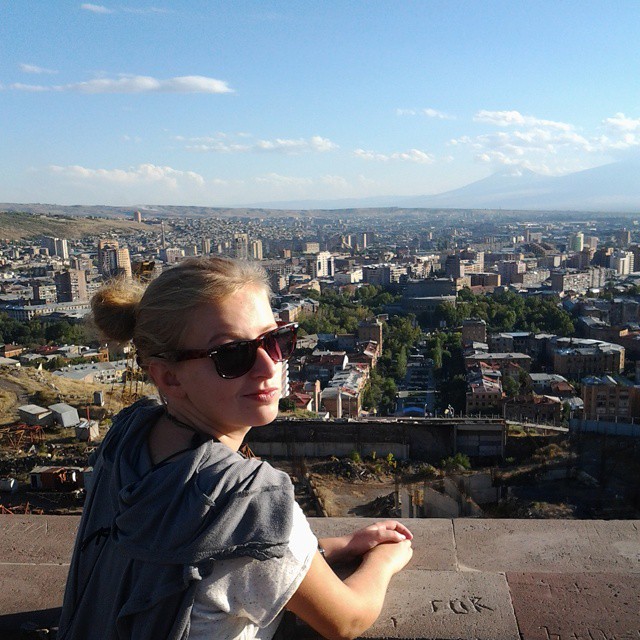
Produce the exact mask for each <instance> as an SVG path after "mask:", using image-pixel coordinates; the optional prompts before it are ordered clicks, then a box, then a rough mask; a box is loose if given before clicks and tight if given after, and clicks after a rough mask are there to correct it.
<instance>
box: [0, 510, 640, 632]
mask: <svg viewBox="0 0 640 640" xmlns="http://www.w3.org/2000/svg"><path fill="white" fill-rule="evenodd" d="M78 521H79V518H78V517H74V516H18V515H0V587H1V588H0V612H2V614H0V635H1V636H2V638H4V639H6V640H10V639H11V638H18V637H20V635H19V629H20V627H21V626H22V625H24V624H26V623H33V624H32V628H39V627H42V628H48V627H51V626H55V623H56V620H57V616H58V614H59V607H60V604H61V601H62V595H63V590H64V583H65V580H66V574H67V570H68V562H69V558H70V555H71V550H72V545H73V538H74V533H75V530H76V527H77V525H78ZM310 522H311V526H312V528H313V529H314V531H315V532H316V533H317V535H318V536H320V537H324V536H332V535H342V534H344V533H348V532H350V531H353V530H354V529H357V528H360V527H363V526H366V525H367V524H370V523H371V522H372V521H371V520H368V519H360V518H311V519H310ZM408 524H409V526H410V528H411V529H412V531H413V533H414V536H415V539H414V556H413V558H412V560H411V562H410V564H409V565H408V567H407V568H406V569H405V570H404V571H403V572H401V573H400V574H398V575H397V576H395V578H394V579H393V581H392V583H391V587H390V590H389V593H388V595H387V599H386V603H385V606H384V610H383V612H382V615H381V616H380V618H379V619H378V621H377V622H376V624H375V625H374V626H373V627H372V628H371V629H370V630H369V631H368V632H367V633H366V634H365V636H363V637H365V638H378V639H383V638H398V639H400V638H411V639H413V640H421V639H424V640H426V639H430V640H454V639H469V640H471V639H474V640H622V639H623V638H624V639H625V640H630V639H631V638H640V521H637V520H636V521H633V520H627V521H604V520H484V519H456V520H449V519H423V520H410V521H409V523H408ZM345 571H348V569H346V568H345ZM288 622H289V626H288V629H287V633H286V634H285V638H286V640H289V639H290V640H294V639H299V638H302V637H305V638H313V637H315V636H314V635H308V634H307V632H304V631H302V630H301V628H300V626H299V623H296V622H295V621H294V620H289V621H288Z"/></svg>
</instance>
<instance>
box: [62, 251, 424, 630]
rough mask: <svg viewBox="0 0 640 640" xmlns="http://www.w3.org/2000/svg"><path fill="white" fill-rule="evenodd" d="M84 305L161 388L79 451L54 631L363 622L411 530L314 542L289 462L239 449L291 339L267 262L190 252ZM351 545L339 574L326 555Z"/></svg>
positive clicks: (270, 401) (399, 561)
mask: <svg viewBox="0 0 640 640" xmlns="http://www.w3.org/2000/svg"><path fill="white" fill-rule="evenodd" d="M92 309H93V315H94V318H95V321H96V323H97V325H98V327H99V328H100V329H101V331H102V332H103V333H104V334H105V336H106V337H108V338H110V339H113V340H120V341H125V340H133V343H134V344H135V348H136V352H137V354H138V360H139V362H140V365H141V366H142V367H144V368H145V369H146V371H147V373H148V375H149V377H150V378H151V379H152V380H153V382H154V383H155V385H156V387H157V389H158V392H159V396H160V398H161V401H153V400H145V401H139V402H137V403H135V404H134V405H132V406H131V407H129V408H127V409H125V410H124V411H122V412H121V413H120V414H119V415H118V416H117V417H116V418H115V419H114V421H113V425H112V427H111V429H110V430H109V432H108V434H107V436H106V437H105V439H104V441H103V443H102V445H101V446H100V448H99V450H98V451H97V455H96V456H95V460H93V464H94V485H93V489H92V490H91V492H90V494H89V495H88V497H87V501H86V505H85V510H84V514H83V517H82V521H81V524H80V529H79V532H78V537H77V542H76V546H75V550H74V555H73V559H72V563H71V567H70V572H69V578H68V581H67V588H66V593H65V600H64V605H63V612H62V618H61V621H60V627H59V636H58V637H59V638H60V639H61V640H87V639H88V638H91V639H92V640H99V639H116V638H118V639H123V638H126V639H132V640H146V639H151V638H153V639H154V640H159V639H163V640H164V639H186V638H189V639H190V640H193V639H196V640H204V639H205V638H207V639H216V640H223V639H229V640H231V639H234V640H235V639H238V640H239V639H250V638H259V639H261V640H266V639H269V638H272V637H273V635H274V633H275V631H276V627H277V626H278V623H279V620H280V615H281V613H282V612H283V610H284V609H285V608H287V609H289V610H291V611H293V612H294V613H295V614H297V615H298V616H299V617H300V618H302V619H303V620H305V621H306V622H307V623H308V624H309V625H310V626H311V627H313V628H314V629H315V630H317V631H318V632H319V633H320V634H322V635H323V636H325V637H326V638H330V639H331V638H355V637H357V636H358V635H360V634H361V633H362V632H363V631H364V630H365V629H367V628H368V627H369V626H370V625H371V624H373V622H374V621H375V620H376V618H377V617H378V615H379V613H380V611H381V607H382V604H383V600H384V596H385V593H386V590H387V587H388V584H389V581H390V579H391V577H392V576H393V575H394V574H395V573H396V572H398V571H400V570H401V569H402V568H403V567H404V566H405V565H406V563H407V562H408V561H409V559H410V558H411V554H412V549H411V538H412V535H411V533H410V532H409V530H408V529H407V528H406V527H405V526H404V525H402V524H401V523H399V522H396V521H387V522H381V523H378V524H376V525H373V526H370V527H367V528H364V529H361V530H359V531H357V532H355V533H354V534H352V535H349V536H344V537H341V538H329V539H323V540H318V539H317V538H316V537H315V536H314V534H313V533H312V532H311V529H310V528H309V525H308V523H307V520H306V518H305V517H304V515H303V513H302V511H301V510H300V508H299V506H298V505H297V504H296V502H295V500H294V496H293V488H292V485H291V482H290V480H289V478H288V476H287V475H286V474H285V473H283V472H280V471H277V470H275V469H273V468H272V467H271V466H270V465H269V464H267V463H266V462H263V461H259V460H256V459H251V458H247V457H245V456H243V455H242V453H241V452H240V448H241V445H242V443H243V440H244V438H245V436H246V435H247V433H248V432H249V430H250V428H251V427H252V426H254V427H255V426H260V425H264V424H267V423H269V422H271V421H272V420H273V419H274V418H275V417H276V414H277V411H278V400H279V398H280V384H281V378H282V362H284V361H286V360H287V359H288V358H289V357H290V356H291V354H292V353H293V350H294V348H295V341H296V330H297V326H296V325H295V324H288V325H284V326H278V324H277V323H276V322H275V320H274V316H273V313H272V311H271V304H270V290H269V286H268V280H267V277H266V274H265V272H264V271H263V270H262V269H261V268H260V267H259V266H257V265H255V264H252V263H249V262H242V261H232V260H227V259H223V258H215V257H212V258H202V259H189V260H185V261H183V262H181V263H180V264H179V265H178V266H176V267H173V268H171V269H169V270H167V271H165V272H164V273H162V274H161V275H160V276H159V277H158V278H157V279H156V280H154V281H153V282H151V284H150V285H149V286H148V287H147V288H146V289H143V288H142V287H141V286H139V285H132V284H131V283H129V284H125V283H122V282H120V283H113V284H111V285H109V286H106V287H105V288H103V289H101V290H100V291H99V292H98V293H97V294H96V295H95V296H94V298H93V300H92ZM353 559H361V562H360V564H359V567H358V569H357V570H356V571H355V572H354V573H353V574H352V575H351V576H350V577H349V578H347V579H345V580H344V581H342V580H340V579H339V578H338V577H337V576H336V575H335V573H334V572H333V571H332V569H331V568H330V566H329V563H332V562H335V561H340V560H353Z"/></svg>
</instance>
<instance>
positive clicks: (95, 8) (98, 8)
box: [80, 2, 113, 14]
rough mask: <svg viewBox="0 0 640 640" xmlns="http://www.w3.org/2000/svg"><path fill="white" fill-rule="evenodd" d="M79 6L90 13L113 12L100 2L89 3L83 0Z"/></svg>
mask: <svg viewBox="0 0 640 640" xmlns="http://www.w3.org/2000/svg"><path fill="white" fill-rule="evenodd" d="M80 8H81V9H84V10H85V11H91V12H92V13H102V14H106V13H113V9H108V8H107V7H105V6H103V5H101V4H90V3H89V2H85V3H83V4H81V5H80Z"/></svg>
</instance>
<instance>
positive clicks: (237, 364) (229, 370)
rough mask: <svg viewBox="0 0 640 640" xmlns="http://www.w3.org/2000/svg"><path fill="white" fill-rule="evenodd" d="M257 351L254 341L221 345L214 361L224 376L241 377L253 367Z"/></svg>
mask: <svg viewBox="0 0 640 640" xmlns="http://www.w3.org/2000/svg"><path fill="white" fill-rule="evenodd" d="M256 351H257V348H256V345H255V343H254V342H250V341H247V342H236V343H235V344H230V345H229V346H222V347H220V348H219V349H218V350H217V353H216V354H215V355H214V356H213V361H214V362H215V364H216V369H217V371H218V373H219V374H220V375H221V376H222V377H223V378H239V377H240V376H243V375H244V374H245V373H247V372H248V371H249V370H250V369H251V367H253V364H254V362H255V361H256Z"/></svg>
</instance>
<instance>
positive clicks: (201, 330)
mask: <svg viewBox="0 0 640 640" xmlns="http://www.w3.org/2000/svg"><path fill="white" fill-rule="evenodd" d="M276 326H277V324H276V322H275V320H274V317H273V312H272V311H271V304H270V301H269V297H268V295H267V293H266V292H265V291H264V290H263V289H261V288H259V287H255V286H246V287H244V288H242V289H240V290H239V291H237V292H236V293H234V294H232V295H230V296H228V297H226V298H224V299H223V300H221V301H218V302H216V303H215V304H211V305H208V304H207V305H203V306H201V307H199V308H198V309H196V310H195V311H194V312H193V313H192V314H191V315H190V317H189V320H188V322H187V325H186V327H185V331H184V333H183V336H184V338H183V341H182V345H181V348H182V349H211V348H213V347H219V346H221V345H223V344H225V343H227V342H234V341H236V340H247V339H254V338H257V337H258V336H260V335H261V334H263V333H265V332H266V331H269V330H271V329H274V328H276ZM173 366H174V367H175V369H174V372H175V376H176V379H177V381H179V384H180V385H181V388H182V393H183V394H184V397H182V398H180V399H179V402H180V406H179V407H178V408H179V409H180V413H181V414H184V416H185V417H186V418H188V419H189V421H190V422H191V423H192V424H193V425H194V426H198V427H200V428H204V429H206V430H207V432H209V433H213V434H214V435H216V436H217V437H220V436H226V435H232V434H234V433H236V432H238V434H239V435H240V432H242V434H241V435H244V432H246V430H247V428H248V427H250V426H258V425H264V424H268V423H269V422H271V421H272V420H274V419H275V417H276V415H277V413H278V400H279V399H280V391H281V384H282V364H279V363H275V362H273V360H271V358H270V357H269V355H268V354H267V353H266V351H265V350H264V349H262V348H261V349H258V353H257V355H256V361H255V364H254V365H253V367H252V368H251V370H250V371H249V372H248V373H246V374H245V375H243V376H241V377H239V378H233V379H225V378H222V377H220V375H218V372H217V371H216V367H215V364H214V362H213V361H212V360H211V359H210V358H202V359H198V360H188V361H185V362H179V363H176V364H174V365H173ZM169 409H170V410H171V406H170V407H169Z"/></svg>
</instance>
